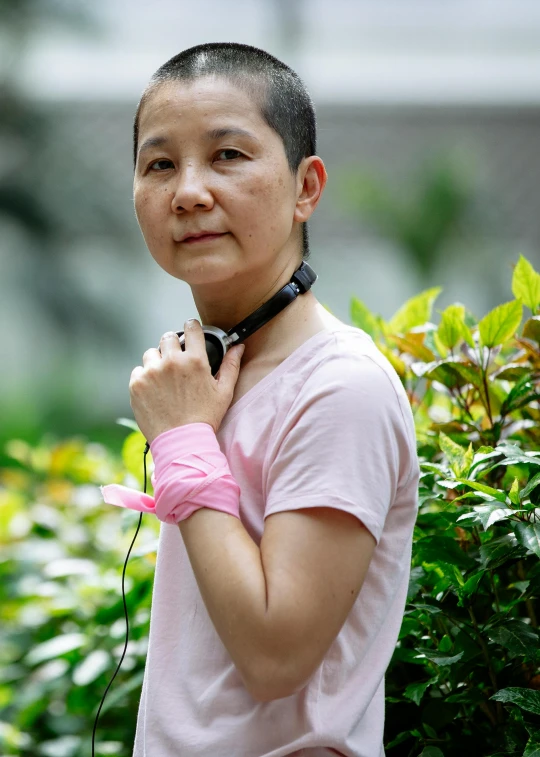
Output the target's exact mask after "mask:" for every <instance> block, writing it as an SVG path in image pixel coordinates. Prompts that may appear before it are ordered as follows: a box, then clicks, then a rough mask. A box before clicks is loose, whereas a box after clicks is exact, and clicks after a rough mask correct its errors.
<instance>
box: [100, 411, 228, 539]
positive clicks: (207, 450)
mask: <svg viewBox="0 0 540 757" xmlns="http://www.w3.org/2000/svg"><path fill="white" fill-rule="evenodd" d="M193 450H195V451H193ZM150 451H151V452H152V458H153V460H154V472H153V473H152V476H151V479H150V480H151V481H152V486H153V487H154V496H153V497H152V496H150V495H149V494H144V493H143V492H139V491H137V490H136V489H130V488H128V487H127V486H121V485H120V484H108V485H107V486H102V487H100V488H101V493H102V495H103V499H104V501H105V502H106V503H107V504H109V505H118V507H127V508H129V509H130V510H138V511H139V512H143V513H155V514H156V515H157V517H158V518H159V520H162V521H163V522H164V523H170V524H171V525H174V524H175V523H179V522H180V521H182V520H185V519H186V518H189V516H190V515H192V514H193V513H194V512H195V511H196V510H200V508H201V507H208V508H210V509H212V510H220V511H221V512H223V513H228V514H229V515H234V516H235V517H236V518H239V517H240V513H239V509H240V487H239V486H238V484H237V483H236V481H235V480H234V478H233V476H232V473H231V471H230V469H229V463H228V462H227V458H226V457H225V455H224V454H223V453H222V451H221V449H220V448H219V443H218V440H217V438H216V435H215V433H214V429H213V428H212V426H211V425H210V424H209V423H188V424H186V425H184V426H177V427H176V428H171V429H169V430H168V431H164V432H163V433H162V434H160V435H159V436H157V437H156V438H155V439H154V441H153V442H152V443H151V445H150Z"/></svg>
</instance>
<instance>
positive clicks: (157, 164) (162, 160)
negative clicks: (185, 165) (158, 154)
mask: <svg viewBox="0 0 540 757" xmlns="http://www.w3.org/2000/svg"><path fill="white" fill-rule="evenodd" d="M160 163H161V164H163V163H167V164H168V165H166V166H165V167H164V166H163V165H161V168H157V169H155V170H157V171H164V170H165V169H167V168H170V167H171V165H172V162H171V161H170V160H167V159H166V158H161V159H160V160H156V161H154V163H150V165H149V166H148V167H149V168H150V170H152V169H154V166H159V164H160Z"/></svg>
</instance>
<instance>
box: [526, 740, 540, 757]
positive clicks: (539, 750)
mask: <svg viewBox="0 0 540 757" xmlns="http://www.w3.org/2000/svg"><path fill="white" fill-rule="evenodd" d="M523 757H540V742H539V741H537V740H536V739H529V740H528V742H527V745H526V747H525V751H524V752H523Z"/></svg>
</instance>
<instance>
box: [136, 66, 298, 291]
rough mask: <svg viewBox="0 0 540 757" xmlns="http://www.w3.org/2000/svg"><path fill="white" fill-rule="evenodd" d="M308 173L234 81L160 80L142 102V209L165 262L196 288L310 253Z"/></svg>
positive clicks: (155, 252)
mask: <svg viewBox="0 0 540 757" xmlns="http://www.w3.org/2000/svg"><path fill="white" fill-rule="evenodd" d="M301 173H302V172H301V171H299V172H298V174H297V176H294V175H293V174H292V173H291V171H290V169H289V165H288V163H287V158H286V156H285V150H284V146H283V143H282V141H281V138H280V137H279V136H278V134H276V132H275V131H274V130H273V129H271V128H270V127H269V126H268V124H266V122H265V121H264V120H263V118H262V116H261V115H260V113H259V109H258V107H257V104H256V103H254V102H253V101H252V100H251V99H250V97H249V95H248V94H247V93H246V92H244V91H243V90H242V89H239V88H238V87H236V86H235V85H234V84H232V83H230V82H228V81H226V80H224V79H218V78H210V77H206V78H202V79H197V80H195V81H193V82H188V83H186V82H166V83H163V84H160V85H159V86H158V87H157V89H156V90H155V91H153V92H152V94H151V95H150V97H149V99H148V100H147V102H146V103H145V105H144V106H143V108H142V113H141V116H140V124H139V143H138V154H137V163H136V168H135V178H134V202H135V212H136V214H137V219H138V221H139V225H140V227H141V230H142V233H143V236H144V239H145V241H146V244H147V246H148V249H149V250H150V253H151V254H152V256H153V257H154V259H155V260H156V261H157V263H159V265H160V266H161V267H162V268H163V269H164V270H165V271H167V273H169V274H171V275H172V276H175V277H176V278H178V279H182V280H183V281H186V282H187V283H188V284H190V285H193V286H197V285H204V284H216V283H219V282H222V281H223V282H224V281H226V280H228V281H230V280H231V279H232V278H234V277H238V276H239V277H240V278H241V279H243V280H244V281H247V280H249V276H250V275H255V274H256V273H257V272H258V271H259V272H260V271H262V270H265V269H266V270H268V269H270V270H272V269H273V270H276V261H279V262H278V263H277V266H278V267H279V266H280V265H281V263H282V262H286V261H288V260H290V259H291V257H294V258H295V259H298V260H299V259H300V250H299V240H300V233H299V231H300V229H299V225H298V221H302V220H304V218H303V217H302V216H301V215H298V210H297V200H298V198H299V196H300V194H301V192H302V178H301ZM281 267H282V266H281Z"/></svg>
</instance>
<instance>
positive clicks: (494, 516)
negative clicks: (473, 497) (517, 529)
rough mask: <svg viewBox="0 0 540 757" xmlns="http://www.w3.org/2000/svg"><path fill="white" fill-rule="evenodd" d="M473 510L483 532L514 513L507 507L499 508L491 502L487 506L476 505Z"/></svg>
mask: <svg viewBox="0 0 540 757" xmlns="http://www.w3.org/2000/svg"><path fill="white" fill-rule="evenodd" d="M474 509H475V511H476V513H477V514H478V517H479V519H480V522H481V523H482V526H483V528H484V531H487V530H488V528H489V527H490V526H492V525H493V524H494V523H498V522H499V521H501V520H505V519H506V518H509V517H510V516H511V515H514V513H515V510H512V509H511V508H509V507H501V506H500V505H496V504H495V503H493V502H492V503H490V504H489V505H478V506H477V507H475V508H474Z"/></svg>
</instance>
